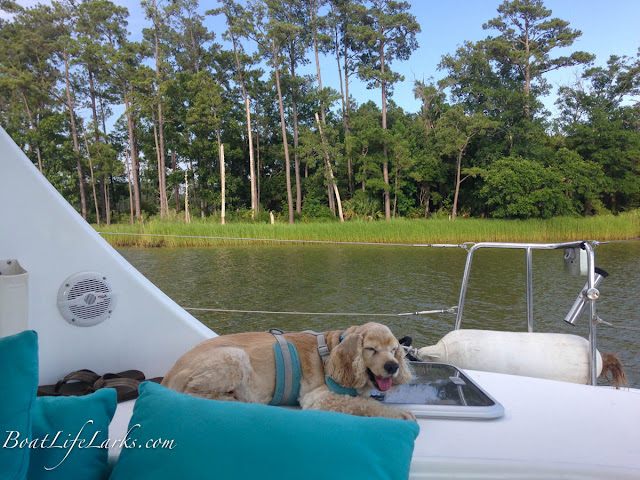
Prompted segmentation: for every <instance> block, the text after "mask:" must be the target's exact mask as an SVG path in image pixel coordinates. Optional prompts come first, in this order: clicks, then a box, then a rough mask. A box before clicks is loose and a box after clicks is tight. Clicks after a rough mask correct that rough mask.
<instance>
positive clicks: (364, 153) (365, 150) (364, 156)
mask: <svg viewBox="0 0 640 480" xmlns="http://www.w3.org/2000/svg"><path fill="white" fill-rule="evenodd" d="M368 151H369V149H368V148H366V147H362V153H361V154H360V156H361V157H362V191H363V192H365V191H366V183H367V153H368Z"/></svg>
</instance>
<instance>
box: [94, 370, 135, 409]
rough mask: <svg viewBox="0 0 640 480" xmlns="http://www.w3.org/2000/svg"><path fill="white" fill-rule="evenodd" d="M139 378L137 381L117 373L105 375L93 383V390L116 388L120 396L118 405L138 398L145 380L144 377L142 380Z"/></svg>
mask: <svg viewBox="0 0 640 480" xmlns="http://www.w3.org/2000/svg"><path fill="white" fill-rule="evenodd" d="M137 377H138V378H137V379H136V378H131V377H126V376H122V375H121V374H116V373H105V374H104V375H102V376H101V377H100V378H98V379H97V380H96V381H95V382H94V383H93V385H92V386H91V389H92V391H94V392H95V391H96V390H100V389H101V388H114V389H115V390H116V393H117V394H118V403H120V402H126V401H127V400H133V399H134V398H138V387H139V386H140V383H141V382H142V381H143V380H144V375H142V378H139V375H137Z"/></svg>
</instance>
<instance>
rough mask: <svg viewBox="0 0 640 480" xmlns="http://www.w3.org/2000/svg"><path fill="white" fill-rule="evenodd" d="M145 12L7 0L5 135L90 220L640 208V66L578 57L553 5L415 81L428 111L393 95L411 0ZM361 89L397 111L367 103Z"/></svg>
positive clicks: (537, 7)
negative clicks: (552, 107) (571, 77)
mask: <svg viewBox="0 0 640 480" xmlns="http://www.w3.org/2000/svg"><path fill="white" fill-rule="evenodd" d="M141 6H142V7H143V10H144V13H145V22H146V23H145V25H146V26H145V28H144V29H143V31H142V32H129V31H128V30H127V21H128V20H129V12H128V10H127V9H126V8H124V7H120V6H117V5H115V4H114V3H112V2H111V1H109V0H81V1H78V2H71V1H68V0H62V1H57V0H56V1H53V2H52V3H51V4H50V5H48V4H47V5H44V4H38V5H35V6H33V7H29V8H22V7H20V6H18V5H17V4H16V3H14V2H12V1H3V2H0V9H3V10H5V11H7V12H11V13H13V14H14V16H13V17H12V18H11V19H10V20H1V19H0V124H1V125H2V126H3V127H4V128H5V129H6V130H7V131H8V133H9V134H10V135H11V136H12V137H13V138H14V140H15V141H16V142H17V143H18V144H19V145H20V146H21V147H22V148H23V149H24V151H25V152H26V153H27V155H28V156H29V158H31V159H32V161H33V162H34V164H35V165H36V166H37V167H38V168H39V169H40V171H41V172H42V173H43V174H44V175H45V176H46V177H47V178H48V179H49V180H50V181H51V182H52V183H53V184H54V186H55V187H56V188H57V189H58V190H59V191H60V192H61V193H62V194H63V195H64V196H65V198H67V199H68V200H69V202H70V203H71V204H72V205H74V206H75V207H76V208H77V210H78V211H79V212H80V213H81V214H82V215H83V216H84V217H85V218H86V219H87V220H88V221H90V222H94V223H97V224H99V225H104V224H107V225H109V224H111V223H114V222H117V223H122V222H127V223H132V224H133V223H135V222H143V221H144V220H145V219H148V218H150V217H151V216H153V215H159V216H160V218H162V219H169V218H171V216H172V215H173V213H172V212H177V213H176V214H180V215H184V213H183V212H181V210H183V209H184V205H185V204H188V205H189V206H190V208H191V212H190V214H191V217H192V218H212V219H215V218H218V219H219V217H218V215H219V212H220V210H221V208H222V201H223V198H225V200H226V203H225V206H226V209H227V211H229V212H236V216H241V217H245V218H247V219H254V221H260V220H261V218H262V217H263V216H265V215H268V212H274V213H275V215H276V216H277V217H279V218H280V219H285V220H286V221H287V222H289V223H293V222H296V221H299V220H304V219H308V218H316V219H322V218H338V217H339V216H341V215H342V216H343V217H344V219H345V220H354V219H386V220H390V219H392V218H399V217H406V218H420V217H431V216H436V217H442V218H449V217H450V218H451V219H453V220H455V219H456V218H458V217H460V216H464V217H466V216H470V217H493V218H505V219H527V218H551V217H556V216H563V217H567V216H569V217H580V216H586V217H588V216H592V215H600V214H607V213H615V214H617V213H619V212H625V211H629V210H633V209H634V208H638V207H640V104H639V103H638V101H637V99H638V95H639V94H640V60H639V59H638V58H627V57H620V56H612V57H611V58H609V59H595V58H594V56H593V55H592V54H590V53H589V52H581V51H577V50H575V49H573V48H572V45H573V43H574V41H575V40H576V39H578V38H579V37H580V35H581V32H580V30H578V29H577V28H573V27H572V26H570V25H569V23H568V22H566V21H564V20H562V19H559V18H555V17H554V16H553V13H552V12H551V10H549V9H548V8H546V6H545V5H544V2H543V1H542V0H511V1H509V0H505V1H503V2H502V3H498V2H496V8H497V16H496V17H495V18H493V19H484V20H486V23H485V24H484V25H483V28H485V30H486V31H487V37H486V38H485V39H484V40H481V41H477V42H470V41H466V42H465V39H464V38H461V39H460V45H461V46H460V47H459V48H458V49H457V50H456V51H455V52H450V53H448V54H445V55H443V56H442V59H441V62H440V63H439V64H438V65H433V66H432V69H433V71H434V72H435V71H436V70H439V71H440V73H442V74H443V76H444V78H443V79H442V80H441V81H438V82H435V81H417V82H415V86H414V94H415V99H416V104H415V109H413V110H412V111H415V112H417V113H411V112H406V111H404V110H403V109H402V108H400V107H398V106H397V105H396V104H395V103H394V102H393V86H394V84H396V83H397V81H398V80H399V78H400V76H399V75H398V74H397V73H396V71H395V70H394V69H395V67H396V65H397V64H398V63H399V62H406V61H409V60H410V58H411V57H412V54H414V53H415V51H416V50H417V48H418V44H417V41H416V34H417V33H418V32H419V31H420V21H421V19H420V18H416V17H415V16H414V15H413V14H412V10H411V6H410V5H409V3H408V2H398V1H392V0H349V1H346V0H246V1H235V0H222V1H220V2H219V5H218V7H219V8H216V9H214V10H209V11H204V9H203V8H202V7H201V6H200V5H199V4H198V1H197V0H172V1H167V0H144V1H142V2H141ZM212 17H218V18H220V19H223V20H224V22H225V23H226V27H225V29H224V31H212V30H211V28H210V25H211V21H210V20H211V18H212ZM577 27H579V26H577ZM560 51H561V52H563V53H564V52H569V53H564V54H560V53H559V52H560ZM322 55H325V56H328V57H329V58H332V59H334V61H333V62H332V64H333V65H335V67H334V69H333V70H331V71H327V72H325V71H321V68H320V62H319V60H318V58H319V56H322ZM310 62H311V63H315V65H316V73H315V74H313V75H310V76H309V75H307V76H302V75H300V74H299V72H300V69H301V67H302V66H303V65H305V64H307V63H310ZM594 62H597V63H594ZM604 62H606V64H605V63H604ZM595 65H599V66H595ZM570 66H573V67H576V66H581V67H582V68H583V70H582V78H581V79H580V80H579V81H577V82H576V83H573V84H567V85H564V86H562V87H560V89H559V91H558V92H557V93H558V101H557V106H558V110H559V112H560V113H559V114H558V115H557V117H555V118H552V117H551V116H550V115H549V112H547V111H546V110H545V108H544V106H543V103H542V99H544V98H545V96H547V95H549V93H550V92H551V88H552V87H551V85H549V83H548V82H547V81H546V79H545V75H546V74H547V73H548V72H550V71H552V70H557V69H564V68H567V67H570ZM323 74H324V75H325V76H326V75H333V76H337V77H339V78H340V88H339V91H335V90H333V89H330V88H326V87H323V86H322V75H323ZM354 81H361V82H366V83H367V85H368V86H369V87H370V88H371V89H373V90H374V91H376V92H377V93H376V94H377V95H379V98H380V101H379V103H378V104H376V103H374V102H370V101H369V102H362V101H361V99H358V98H356V97H354V96H353V94H352V93H351V92H352V91H353V89H350V86H352V84H353V82H354ZM223 146H224V150H223V148H222V147H223ZM223 151H224V155H223V154H222V152H223ZM223 175H224V176H225V177H226V178H225V182H224V184H225V187H222V176H223ZM185 178H186V182H188V183H189V188H188V194H189V199H188V202H185V199H184V198H183V197H184V194H185V191H187V189H186V183H185ZM222 188H224V191H222ZM341 211H342V213H341ZM607 218H608V217H607ZM478 225H485V223H480V224H478ZM486 225H488V224H486ZM496 225H497V224H496ZM304 228H306V227H304ZM478 228H479V227H478ZM587 237H589V235H587ZM529 239H530V238H529ZM466 240H473V238H466Z"/></svg>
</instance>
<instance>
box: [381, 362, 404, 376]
mask: <svg viewBox="0 0 640 480" xmlns="http://www.w3.org/2000/svg"><path fill="white" fill-rule="evenodd" d="M398 368H400V365H398V362H387V363H385V364H384V369H385V371H386V372H387V373H388V374H390V375H393V374H394V373H396V372H397V371H398Z"/></svg>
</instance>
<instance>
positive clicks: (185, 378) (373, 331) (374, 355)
mask: <svg viewBox="0 0 640 480" xmlns="http://www.w3.org/2000/svg"><path fill="white" fill-rule="evenodd" d="M341 334H344V338H343V340H342V342H341V341H340V335H341ZM284 337H285V339H286V340H287V341H288V342H291V343H292V344H293V345H295V347H296V348H297V350H298V355H299V357H300V365H301V370H302V379H301V381H300V396H299V399H298V400H299V402H300V405H301V407H302V408H303V409H314V410H331V411H337V412H342V413H349V414H352V415H360V416H367V417H371V416H374V417H388V418H399V419H405V420H415V417H414V416H413V414H412V413H410V412H406V411H403V410H399V409H396V408H393V407H389V406H387V405H383V404H381V403H380V402H378V401H377V400H374V399H372V398H368V397H367V396H366V394H368V392H369V391H370V390H371V389H372V388H378V386H377V385H376V383H377V382H378V381H381V382H383V383H384V382H385V380H386V382H387V383H388V381H389V380H388V379H389V378H390V377H391V379H392V380H391V382H392V384H393V385H399V384H402V383H406V382H408V381H409V380H410V379H411V372H410V371H409V368H408V365H407V363H406V362H405V360H404V355H405V354H404V350H403V348H402V347H401V346H399V344H398V340H397V339H396V338H395V336H394V335H393V334H392V333H391V330H389V329H388V328H387V327H386V326H384V325H381V324H379V323H373V322H371V323H367V324H365V325H362V326H352V327H350V328H349V329H347V330H346V331H344V332H342V331H331V332H327V333H325V338H326V342H327V346H328V347H329V350H330V354H329V358H328V359H327V361H326V364H324V365H323V362H322V359H321V358H320V355H319V353H318V346H317V342H316V337H315V336H314V335H311V334H308V333H287V334H285V335H284ZM273 343H274V337H273V335H271V334H270V333H261V332H252V333H239V334H234V335H225V336H220V337H215V338H212V339H210V340H207V341H205V342H203V343H201V344H200V345H198V346H196V347H195V348H194V349H192V350H191V351H189V352H187V353H186V354H185V355H183V356H182V357H181V358H180V359H178V361H177V362H176V364H175V365H174V366H173V368H171V370H169V372H168V373H167V375H166V376H165V377H164V380H163V381H162V384H163V385H164V386H166V387H168V388H171V389H173V390H177V391H179V392H184V393H188V394H191V395H194V396H198V397H203V398H210V399H215V400H233V401H241V402H251V403H263V404H268V403H269V402H270V401H271V399H272V398H273V394H274V390H275V384H276V364H275V358H274V354H273ZM396 366H397V368H396ZM325 375H329V376H330V377H331V378H333V380H335V381H336V382H338V383H339V384H340V385H342V386H344V387H347V388H355V389H357V391H358V396H356V397H350V396H348V395H339V394H336V393H333V392H331V391H330V390H329V388H328V387H327V385H326V383H325Z"/></svg>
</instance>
